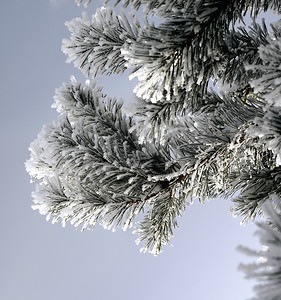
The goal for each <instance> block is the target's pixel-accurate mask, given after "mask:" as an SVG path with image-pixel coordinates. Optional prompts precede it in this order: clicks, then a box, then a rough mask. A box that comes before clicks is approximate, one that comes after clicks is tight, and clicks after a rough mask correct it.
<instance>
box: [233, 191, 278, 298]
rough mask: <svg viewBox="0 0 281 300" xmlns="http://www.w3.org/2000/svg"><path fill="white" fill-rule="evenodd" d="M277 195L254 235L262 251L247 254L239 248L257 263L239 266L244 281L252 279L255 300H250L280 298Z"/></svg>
mask: <svg viewBox="0 0 281 300" xmlns="http://www.w3.org/2000/svg"><path fill="white" fill-rule="evenodd" d="M280 203H281V201H280V195H277V194H271V195H270V201H269V202H267V203H266V204H265V208H264V210H265V211H266V216H267V217H268V221H267V222H264V223H259V224H258V226H259V230H258V232H257V234H258V236H259V238H260V243H261V245H262V249H261V250H259V251H256V250H251V249H249V248H247V247H243V246H239V248H238V249H239V250H240V251H241V252H244V253H245V254H247V255H250V256H254V257H256V258H258V262H255V263H251V264H247V265H245V264H241V265H240V269H241V270H242V271H244V272H245V275H246V278H247V279H256V280H257V282H258V284H257V285H256V286H255V287H254V290H255V291H256V297H255V298H253V299H252V300H278V299H280V295H281V214H280V213H281V205H280Z"/></svg>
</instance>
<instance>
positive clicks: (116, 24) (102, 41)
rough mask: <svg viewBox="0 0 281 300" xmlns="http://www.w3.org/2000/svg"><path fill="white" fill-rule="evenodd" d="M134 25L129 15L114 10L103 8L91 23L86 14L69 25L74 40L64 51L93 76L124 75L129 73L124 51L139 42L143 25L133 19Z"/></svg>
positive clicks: (66, 44) (64, 41) (63, 43)
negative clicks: (139, 33)
mask: <svg viewBox="0 0 281 300" xmlns="http://www.w3.org/2000/svg"><path fill="white" fill-rule="evenodd" d="M131 21H132V22H131V24H129V21H128V19H127V17H126V16H125V15H123V18H122V17H121V16H118V15H117V14H116V13H115V12H114V11H113V10H112V8H109V7H107V8H104V7H102V8H100V9H98V10H97V11H96V13H95V14H94V15H93V16H92V19H91V20H89V18H88V16H87V15H86V13H84V14H83V17H82V18H75V19H73V20H71V21H70V22H66V25H67V27H68V29H69V31H70V32H71V36H70V39H63V42H62V51H63V52H64V53H65V54H66V55H68V59H67V62H74V66H75V67H77V68H79V69H81V71H82V72H83V73H84V74H85V75H86V76H89V75H90V74H91V73H92V74H93V76H94V77H95V76H98V75H101V74H103V73H106V74H112V73H122V72H124V71H125V70H126V66H125V59H124V57H123V55H122V54H121V49H122V48H123V47H124V44H126V43H129V44H130V43H132V41H134V40H135V39H136V35H137V33H138V30H139V24H138V22H137V21H136V19H135V18H132V20H131Z"/></svg>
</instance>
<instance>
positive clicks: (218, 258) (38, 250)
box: [0, 0, 259, 300]
mask: <svg viewBox="0 0 281 300" xmlns="http://www.w3.org/2000/svg"><path fill="white" fill-rule="evenodd" d="M93 2H94V3H93V4H92V5H90V7H89V8H88V12H89V14H90V13H93V12H94V11H95V9H96V7H98V6H101V5H102V2H101V1H99V0H94V1H93ZM83 10H84V8H83V7H80V8H78V7H77V6H76V4H75V3H74V0H58V1H55V0H50V1H49V0H25V1H23V0H13V1H2V2H1V5H0V28H1V29H0V30H1V47H0V49H1V50H0V51H1V55H0V76H1V80H0V101H1V110H0V113H1V118H0V123H1V128H2V130H1V150H0V151H1V155H0V160H1V169H0V172H1V202H0V209H1V218H0V223H1V226H0V228H1V247H0V254H1V255H0V282H1V289H0V299H3V300H47V299H48V300H50V299H52V300H57V299H62V300H64V299H66V300H74V299H79V300H80V299H83V300H89V299H91V300H111V299H115V300H119V299H120V300H129V299H130V300H152V299H153V300H160V299H161V300H168V299H176V300H184V299H189V300H205V299H210V300H226V299H227V300H240V299H241V300H242V299H246V298H249V297H251V296H252V295H253V293H252V285H253V282H250V281H247V280H244V279H243V276H244V275H243V274H242V273H240V272H238V270H237V266H238V264H239V262H241V261H248V259H247V258H246V257H244V255H242V254H240V253H238V252H237V251H236V249H235V248H236V247H237V245H238V244H243V245H248V246H250V247H252V248H256V249H258V248H259V243H258V240H257V238H256V237H253V232H254V231H255V230H256V227H255V225H253V224H248V225H247V226H246V228H245V227H242V226H240V225H239V223H240V219H239V218H238V219H234V218H233V217H232V216H231V215H230V213H229V212H228V210H229V207H230V206H231V203H230V202H228V201H225V200H220V199H217V200H213V201H211V202H209V203H207V204H206V205H204V206H201V205H198V204H197V203H196V204H194V205H193V206H191V207H188V209H187V211H186V213H185V214H184V215H183V218H181V219H180V222H179V224H180V228H179V229H178V230H175V237H174V238H173V239H172V243H173V245H174V247H165V248H164V252H163V253H162V254H160V255H159V256H158V257H154V256H152V255H151V254H142V253H140V252H139V247H138V246H136V245H135V243H134V240H135V239H136V238H137V237H136V236H134V235H132V234H131V232H130V231H127V232H123V231H122V230H117V231H116V232H115V233H112V232H110V231H106V230H104V229H103V228H102V227H101V226H97V227H96V228H95V230H94V231H86V232H84V233H81V232H80V231H79V230H74V229H73V227H72V226H71V225H70V224H67V226H66V228H62V227H61V225H60V224H55V225H52V224H51V223H50V222H46V220H45V218H44V217H43V216H40V215H39V213H38V212H37V211H35V212H34V211H32V209H31V205H32V198H31V195H30V194H31V192H32V191H33V190H34V184H30V183H29V176H28V174H27V173H26V171H25V168H24V162H25V161H26V159H28V157H29V151H28V146H29V144H30V143H31V141H32V140H33V139H35V138H36V135H37V134H38V133H39V131H40V130H41V128H42V126H43V124H46V123H50V122H51V121H52V120H54V119H56V118H57V116H58V115H57V113H56V112H55V110H54V109H52V108H51V104H52V103H53V95H54V90H55V88H57V87H59V86H60V85H61V83H62V82H63V81H67V82H68V81H69V77H70V76H71V75H73V74H74V75H75V76H76V78H77V79H78V80H83V81H84V79H83V76H82V75H81V74H80V72H79V71H77V70H76V69H74V67H73V65H72V64H66V63H65V60H66V56H65V55H64V54H63V53H62V52H61V51H60V47H61V40H62V39H63V38H66V37H69V32H68V30H67V28H66V27H65V25H64V22H65V21H68V20H71V19H72V18H74V17H77V16H81V11H83ZM99 82H101V83H103V84H104V85H105V91H106V93H107V94H108V95H110V96H117V97H123V98H125V99H130V98H131V97H132V88H133V83H132V82H129V81H128V80H127V78H126V77H125V76H123V78H121V79H120V78H119V77H118V78H117V77H114V78H112V79H109V80H107V81H106V80H104V79H102V80H100V81H99ZM250 261H251V259H250Z"/></svg>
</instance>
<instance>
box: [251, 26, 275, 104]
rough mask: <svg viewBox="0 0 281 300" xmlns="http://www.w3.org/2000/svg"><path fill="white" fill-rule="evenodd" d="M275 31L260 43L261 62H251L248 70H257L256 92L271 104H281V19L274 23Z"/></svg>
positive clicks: (254, 83) (253, 86)
mask: <svg viewBox="0 0 281 300" xmlns="http://www.w3.org/2000/svg"><path fill="white" fill-rule="evenodd" d="M272 30H273V32H272V33H271V35H268V37H267V43H266V44H264V45H260V47H259V56H260V58H261V61H262V62H261V63H260V64H254V65H253V64H250V65H248V66H247V69H248V70H251V71H253V72H256V78H254V79H253V80H252V81H251V86H252V88H253V89H254V91H255V92H256V93H259V94H260V95H262V96H263V97H264V99H265V100H266V101H267V103H268V104H269V105H273V106H278V107H280V106H281V79H280V78H281V69H280V65H281V35H280V31H281V21H279V22H276V23H274V24H272Z"/></svg>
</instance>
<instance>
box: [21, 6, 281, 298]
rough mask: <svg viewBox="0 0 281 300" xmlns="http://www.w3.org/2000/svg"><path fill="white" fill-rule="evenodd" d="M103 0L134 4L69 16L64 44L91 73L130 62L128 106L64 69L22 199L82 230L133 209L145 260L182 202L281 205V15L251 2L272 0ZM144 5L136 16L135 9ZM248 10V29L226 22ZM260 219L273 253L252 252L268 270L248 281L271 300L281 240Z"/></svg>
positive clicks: (249, 215)
mask: <svg viewBox="0 0 281 300" xmlns="http://www.w3.org/2000/svg"><path fill="white" fill-rule="evenodd" d="M76 2H77V3H78V4H80V3H82V2H83V1H82V0H76ZM90 2H91V1H90V0H88V1H84V4H85V5H88V4H89V3H90ZM107 2H109V1H107ZM119 2H120V3H119ZM114 4H115V5H118V4H119V5H122V6H123V7H124V8H126V7H130V8H131V9H132V12H131V13H130V14H127V13H126V12H125V11H124V10H123V13H122V15H117V13H116V12H115V11H114V8H112V7H102V8H100V9H98V10H97V11H96V13H95V14H94V15H93V16H92V17H91V18H88V16H87V15H86V14H84V15H83V16H82V18H76V19H73V20H72V21H70V22H68V23H67V27H68V29H69V31H70V34H71V35H70V38H69V39H64V40H63V43H62V51H63V52H64V53H65V54H66V55H67V56H68V62H73V63H74V66H75V67H77V68H79V69H80V70H81V71H82V72H83V73H84V74H85V75H86V76H93V78H96V77H98V76H99V75H101V74H107V75H111V74H118V73H123V72H124V71H125V70H126V69H131V70H132V73H131V77H137V78H138V81H139V83H138V85H137V86H136V88H135V94H136V99H135V104H134V111H133V112H132V115H131V116H127V115H125V113H124V112H123V111H122V102H121V101H118V100H116V99H112V98H109V97H107V96H106V95H105V94H104V93H103V92H102V88H101V87H98V86H97V84H96V83H95V82H93V83H90V81H89V80H87V81H86V83H85V84H84V85H83V84H80V83H78V82H76V80H75V79H74V78H73V79H72V80H71V82H70V83H64V84H63V85H62V86H61V87H60V88H59V89H57V91H56V95H55V103H54V107H55V108H56V109H57V111H58V113H59V114H60V117H59V119H58V120H57V121H56V122H54V123H53V124H52V125H48V126H44V127H43V129H42V131H41V132H40V133H39V135H38V137H37V139H36V140H35V141H34V142H33V143H32V144H31V146H30V151H31V157H30V159H29V160H28V161H27V163H26V169H27V171H28V172H29V174H30V176H31V177H32V178H33V179H34V180H38V181H39V183H38V184H37V187H36V191H35V192H34V193H33V197H34V202H35V205H34V206H33V208H34V209H38V210H39V212H40V213H41V214H43V215H47V218H48V219H49V218H51V217H52V220H53V222H58V221H61V222H62V224H63V225H65V223H66V222H67V221H70V222H71V223H72V224H74V225H75V226H79V225H81V227H82V230H84V229H85V228H90V229H91V228H93V227H94V225H95V224H96V223H97V222H98V223H101V224H102V225H103V226H104V227H105V228H113V229H115V228H116V227H118V226H122V227H123V228H124V229H126V228H127V227H131V226H132V225H133V223H134V219H135V218H136V216H138V215H139V214H140V212H142V213H143V214H144V215H143V219H142V220H141V221H140V222H139V223H138V224H136V227H135V230H134V232H135V233H136V234H138V235H139V238H138V240H137V242H143V248H142V249H143V251H149V252H151V253H153V254H155V255H157V254H158V253H160V252H161V250H162V246H163V245H164V244H169V243H170V238H171V237H172V235H173V230H174V228H175V227H177V218H178V217H179V216H181V215H182V213H183V212H184V210H185V208H186V205H187V204H189V203H191V202H192V200H191V199H196V198H197V199H199V201H200V202H202V203H204V201H205V199H206V198H215V197H217V196H223V197H226V198H230V199H231V201H233V203H234V205H233V208H232V212H233V214H234V216H237V215H241V217H242V222H243V223H246V222H248V221H249V220H254V219H255V217H256V215H257V214H258V215H263V212H264V209H263V207H264V203H270V202H274V207H279V208H280V205H281V203H280V195H281V189H280V186H281V185H280V183H281V182H280V181H281V156H280V155H281V154H280V153H281V152H280V151H281V116H280V114H281V110H280V106H281V20H280V21H279V22H276V23H275V24H271V25H270V26H269V24H266V23H265V22H263V23H262V24H261V25H260V24H257V23H256V21H255V17H257V16H258V14H259V13H260V12H261V11H268V10H271V11H272V12H275V13H277V14H280V13H281V2H280V0H263V1H261V0H151V1H147V0H123V1H117V2H116V3H114ZM141 8H143V10H144V14H145V18H144V22H142V23H143V25H141V22H140V21H139V20H138V19H137V17H136V10H138V9H141ZM246 13H248V14H250V15H251V16H252V17H253V23H252V26H251V27H250V28H247V27H246V26H243V27H240V28H237V26H236V22H237V21H238V20H243V18H244V17H245V15H246ZM151 16H157V17H158V18H159V19H160V20H161V22H160V24H159V25H155V24H154V23H153V22H152V21H150V17H151ZM211 83H214V84H215V89H214V90H212V89H211V88H210V84H211ZM237 192H239V194H238V196H235V197H234V196H233V195H234V194H237ZM273 195H274V196H273ZM273 198H274V201H273ZM265 206H266V207H271V206H270V204H266V205H265ZM269 215H270V216H271V225H274V228H273V229H272V226H271V227H268V226H267V225H265V224H262V225H260V227H261V230H262V232H263V233H262V236H263V238H262V242H263V243H265V244H266V245H267V246H268V247H270V248H269V249H273V250H272V252H270V251H269V252H268V251H267V252H262V255H263V256H264V257H266V263H265V264H263V265H262V267H266V268H267V267H268V266H269V268H270V266H272V265H273V263H274V264H275V265H274V268H273V269H270V271H268V270H267V271H265V272H260V273H256V271H255V270H256V269H255V268H254V269H253V270H251V272H250V273H249V276H257V277H258V276H260V278H263V279H262V280H265V287H263V288H261V290H260V292H259V298H258V299H267V300H270V299H272V300H273V299H280V298H278V296H277V297H275V296H274V295H273V294H272V295H273V296H270V297H268V296H263V295H267V294H264V293H266V292H264V291H265V290H266V289H267V287H268V285H274V287H275V286H276V291H277V290H278V291H279V297H280V293H281V292H280V291H281V288H280V281H281V279H280V268H281V264H280V255H279V256H278V257H277V256H276V257H275V256H272V253H275V252H276V251H277V250H276V251H275V248H276V249H277V248H278V247H279V248H278V249H279V251H280V248H281V240H280V228H281V225H280V224H279V223H280V218H279V217H280V215H279V214H278V213H276V212H274V210H272V209H271V213H269ZM278 226H279V227H280V228H279V227H278ZM268 228H270V229H268ZM266 249H268V248H266ZM268 253H269V254H268ZM279 254H280V253H279ZM274 255H275V254H274ZM277 261H278V264H279V265H278V266H277V265H276V263H277ZM257 268H260V267H259V266H258V267H257ZM275 268H277V269H278V268H279V269H278V270H279V271H278V270H277V271H276V272H275V271H274V270H275ZM272 270H273V271H272ZM257 274H258V275H257ZM274 276H276V277H274ZM278 276H279V277H278ZM278 282H279V283H278ZM275 283H276V285H275ZM278 284H279V285H278ZM276 295H277V294H276ZM274 297H275V298H274Z"/></svg>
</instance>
